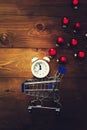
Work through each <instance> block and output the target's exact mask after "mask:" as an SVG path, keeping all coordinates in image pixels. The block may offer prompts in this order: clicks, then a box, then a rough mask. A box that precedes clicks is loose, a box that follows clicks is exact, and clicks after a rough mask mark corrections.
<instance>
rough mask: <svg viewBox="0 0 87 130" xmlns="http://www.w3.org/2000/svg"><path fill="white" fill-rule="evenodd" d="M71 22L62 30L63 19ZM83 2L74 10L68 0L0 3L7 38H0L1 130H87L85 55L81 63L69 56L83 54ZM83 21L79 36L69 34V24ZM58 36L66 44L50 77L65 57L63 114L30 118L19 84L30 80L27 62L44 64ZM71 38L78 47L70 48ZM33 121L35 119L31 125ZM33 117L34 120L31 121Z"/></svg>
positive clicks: (86, 9)
mask: <svg viewBox="0 0 87 130" xmlns="http://www.w3.org/2000/svg"><path fill="white" fill-rule="evenodd" d="M64 16H68V17H69V18H70V25H69V27H68V29H66V30H64V29H63V28H62V27H61V19H62V17H64ZM86 17H87V0H80V6H79V9H78V10H73V9H72V7H71V0H50V1H49V0H33V1H32V0H0V37H1V35H2V34H5V33H6V34H7V36H8V37H7V42H2V40H1V39H0V130H28V129H29V130H54V129H55V130H66V129H67V130H68V129H70V130H75V129H76V130H87V123H86V122H87V117H86V115H87V104H86V102H87V85H86V82H87V54H86V58H85V59H84V60H83V61H81V60H78V59H75V58H74V57H73V54H74V53H75V52H76V51H78V50H84V51H85V52H86V53H87V47H86V46H87V38H86V37H85V36H84V34H85V33H87V18H86ZM77 21H79V22H81V29H82V30H81V34H79V35H77V34H76V35H75V34H74V33H73V32H72V28H73V24H74V23H75V22H77ZM58 36H63V37H64V39H65V42H64V46H63V47H57V55H56V56H55V57H54V58H53V59H51V62H50V67H51V72H50V74H49V75H53V74H55V72H56V71H57V67H58V66H59V65H60V64H59V63H57V62H56V60H57V59H58V58H59V57H60V56H62V55H65V56H67V58H68V63H67V64H66V68H67V73H66V74H65V76H64V79H63V80H62V82H61V87H60V96H61V99H60V100H61V103H62V111H61V115H60V118H58V120H57V119H56V118H55V117H54V116H55V114H54V113H49V112H45V114H43V113H42V114H41V112H39V111H37V112H36V113H33V114H29V112H28V111H27V107H28V105H29V104H30V100H31V99H32V98H33V97H30V96H28V95H25V94H23V93H22V92H21V84H22V83H23V82H24V81H25V80H26V79H29V78H32V73H31V59H32V58H33V57H34V56H37V57H39V59H43V56H47V55H48V50H49V48H50V47H55V44H56V39H57V37H58ZM72 37H76V38H77V39H78V40H79V45H78V46H77V47H76V48H68V47H67V43H69V42H70V39H71V38H72ZM32 118H33V120H32ZM35 118H36V119H35Z"/></svg>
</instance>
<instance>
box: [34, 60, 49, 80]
mask: <svg viewBox="0 0 87 130" xmlns="http://www.w3.org/2000/svg"><path fill="white" fill-rule="evenodd" d="M31 71H32V74H33V75H34V76H35V77H37V78H44V77H46V76H47V75H48V73H49V71H50V67H49V64H48V63H47V62H46V61H44V60H37V61H36V62H34V63H33V64H32V67H31Z"/></svg>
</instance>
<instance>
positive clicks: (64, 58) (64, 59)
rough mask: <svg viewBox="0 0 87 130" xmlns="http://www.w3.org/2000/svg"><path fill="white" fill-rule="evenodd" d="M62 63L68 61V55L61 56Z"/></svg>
mask: <svg viewBox="0 0 87 130" xmlns="http://www.w3.org/2000/svg"><path fill="white" fill-rule="evenodd" d="M59 62H60V63H67V57H66V56H61V57H60V59H59Z"/></svg>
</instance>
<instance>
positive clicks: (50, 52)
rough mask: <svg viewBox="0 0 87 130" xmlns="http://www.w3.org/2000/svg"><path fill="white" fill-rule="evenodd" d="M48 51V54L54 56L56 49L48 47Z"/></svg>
mask: <svg viewBox="0 0 87 130" xmlns="http://www.w3.org/2000/svg"><path fill="white" fill-rule="evenodd" d="M48 53H49V56H55V55H56V54H57V51H56V49H55V48H50V49H49V52H48Z"/></svg>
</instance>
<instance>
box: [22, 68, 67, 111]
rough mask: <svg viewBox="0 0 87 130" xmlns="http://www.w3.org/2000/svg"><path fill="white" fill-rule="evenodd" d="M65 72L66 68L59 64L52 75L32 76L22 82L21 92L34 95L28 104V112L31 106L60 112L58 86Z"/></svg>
mask: <svg viewBox="0 0 87 130" xmlns="http://www.w3.org/2000/svg"><path fill="white" fill-rule="evenodd" d="M65 72H66V68H65V67H64V66H59V67H58V71H57V72H56V74H55V75H54V76H51V77H46V78H42V79H37V78H33V79H29V80H27V81H26V82H24V83H23V84H22V92H23V93H25V94H28V95H30V96H33V97H34V99H33V100H32V101H31V103H30V105H29V106H28V110H29V112H31V110H32V109H33V108H39V109H41V108H43V109H50V110H55V111H56V112H60V109H61V103H60V95H59V88H60V83H61V80H62V78H63V76H64V74H65Z"/></svg>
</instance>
